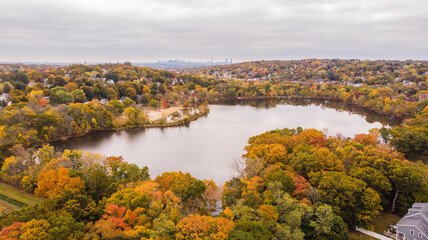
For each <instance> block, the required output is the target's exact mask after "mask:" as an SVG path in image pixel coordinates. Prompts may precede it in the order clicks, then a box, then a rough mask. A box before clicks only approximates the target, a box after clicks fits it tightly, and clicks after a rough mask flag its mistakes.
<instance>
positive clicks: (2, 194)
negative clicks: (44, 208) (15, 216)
mask: <svg viewBox="0 0 428 240" xmlns="http://www.w3.org/2000/svg"><path fill="white" fill-rule="evenodd" d="M41 200H43V198H40V197H36V196H34V195H32V194H29V193H26V192H23V191H21V190H18V189H16V188H14V187H12V186H10V185H7V184H5V183H1V182H0V208H1V211H2V212H6V213H7V212H10V211H12V210H17V209H20V208H21V207H24V206H27V205H33V204H35V203H38V202H40V201H41Z"/></svg>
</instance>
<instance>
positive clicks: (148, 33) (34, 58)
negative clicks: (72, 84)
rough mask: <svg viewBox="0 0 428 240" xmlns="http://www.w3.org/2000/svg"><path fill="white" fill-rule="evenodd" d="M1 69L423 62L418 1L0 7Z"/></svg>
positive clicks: (38, 1) (16, 2)
mask: <svg viewBox="0 0 428 240" xmlns="http://www.w3.org/2000/svg"><path fill="white" fill-rule="evenodd" d="M0 9H2V14H0V32H1V34H0V61H1V62H84V61H87V62H124V61H130V62H156V61H157V60H160V59H164V60H167V59H185V60H186V61H192V62H207V61H211V58H213V59H214V61H215V60H217V59H218V61H224V60H225V59H229V60H230V59H233V62H243V61H253V60H298V59H308V58H343V59H355V58H357V59H362V60H365V59H369V60H379V59H380V60H381V59H386V60H407V59H414V60H427V59H428V44H426V43H427V42H428V14H426V11H427V10H428V1H426V0H408V1H398V0H376V1H372V0H317V1H315V0H301V1H297V0H252V1H244V0H235V1H227V0H215V1H214V0H203V1H201V0H181V1H176V0H162V1H148V0H121V1H118V0H92V1H86V0H63V1H54V0H2V1H0Z"/></svg>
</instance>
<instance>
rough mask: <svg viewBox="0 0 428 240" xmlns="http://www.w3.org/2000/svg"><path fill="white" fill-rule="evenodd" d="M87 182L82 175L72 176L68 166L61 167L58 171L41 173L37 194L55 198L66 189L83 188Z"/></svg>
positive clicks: (38, 179)
mask: <svg viewBox="0 0 428 240" xmlns="http://www.w3.org/2000/svg"><path fill="white" fill-rule="evenodd" d="M84 187H85V182H84V181H83V180H82V179H80V177H70V170H69V169H68V168H60V169H59V170H58V171H56V170H50V171H48V172H43V173H40V175H39V177H38V178H37V189H36V191H35V192H34V193H35V194H36V195H37V196H41V197H48V198H54V197H56V196H58V195H60V194H61V193H63V192H64V190H65V189H67V188H68V189H78V190H80V189H83V188H84Z"/></svg>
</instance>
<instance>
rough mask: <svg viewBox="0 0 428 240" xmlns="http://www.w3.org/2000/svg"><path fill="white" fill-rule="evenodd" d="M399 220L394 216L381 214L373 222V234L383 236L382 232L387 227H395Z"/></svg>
mask: <svg viewBox="0 0 428 240" xmlns="http://www.w3.org/2000/svg"><path fill="white" fill-rule="evenodd" d="M400 219H401V218H400V217H398V216H396V215H394V214H391V213H386V212H382V213H381V214H380V215H379V216H377V217H376V218H375V219H374V220H373V228H374V230H373V232H376V233H379V234H383V231H385V230H387V229H388V228H389V225H395V224H396V223H397V222H398V221H400Z"/></svg>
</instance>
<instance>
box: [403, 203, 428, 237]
mask: <svg viewBox="0 0 428 240" xmlns="http://www.w3.org/2000/svg"><path fill="white" fill-rule="evenodd" d="M396 239H397V240H428V203H414V204H413V206H412V208H410V209H409V211H408V212H407V214H406V215H405V216H404V217H403V218H402V219H401V220H400V221H399V222H398V223H397V235H396Z"/></svg>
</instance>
